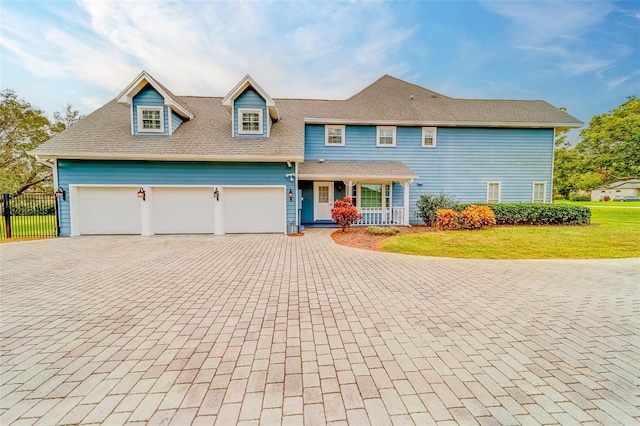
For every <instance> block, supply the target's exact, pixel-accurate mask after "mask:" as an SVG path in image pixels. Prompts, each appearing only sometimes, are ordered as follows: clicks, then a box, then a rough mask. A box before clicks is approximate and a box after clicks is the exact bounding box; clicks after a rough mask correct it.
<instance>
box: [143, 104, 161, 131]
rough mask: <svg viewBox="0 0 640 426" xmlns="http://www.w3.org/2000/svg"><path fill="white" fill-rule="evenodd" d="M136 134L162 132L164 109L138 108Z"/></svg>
mask: <svg viewBox="0 0 640 426" xmlns="http://www.w3.org/2000/svg"><path fill="white" fill-rule="evenodd" d="M138 132H140V133H146V132H156V133H162V132H164V108H163V107H146V106H139V107H138Z"/></svg>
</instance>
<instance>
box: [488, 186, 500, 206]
mask: <svg viewBox="0 0 640 426" xmlns="http://www.w3.org/2000/svg"><path fill="white" fill-rule="evenodd" d="M500 186H501V185H500V182H488V183H487V203H499V202H500Z"/></svg>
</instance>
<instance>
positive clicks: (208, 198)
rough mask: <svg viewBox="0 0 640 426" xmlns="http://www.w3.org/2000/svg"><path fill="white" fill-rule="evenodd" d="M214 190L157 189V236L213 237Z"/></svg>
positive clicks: (198, 188)
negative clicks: (194, 235) (201, 235)
mask: <svg viewBox="0 0 640 426" xmlns="http://www.w3.org/2000/svg"><path fill="white" fill-rule="evenodd" d="M213 190H214V188H213V187H175V188H169V187H154V188H153V197H152V200H153V231H154V233H156V234H213V232H214V228H213V224H214V215H213V210H214V205H215V204H214V203H215V197H214V196H213Z"/></svg>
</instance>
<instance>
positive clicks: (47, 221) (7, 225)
mask: <svg viewBox="0 0 640 426" xmlns="http://www.w3.org/2000/svg"><path fill="white" fill-rule="evenodd" d="M0 208H1V209H2V222H1V223H0V239H8V238H52V237H57V236H58V235H59V234H60V229H59V224H58V202H57V200H56V197H55V195H53V194H20V195H10V194H2V202H1V203H0Z"/></svg>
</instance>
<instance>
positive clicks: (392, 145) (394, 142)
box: [376, 126, 396, 148]
mask: <svg viewBox="0 0 640 426" xmlns="http://www.w3.org/2000/svg"><path fill="white" fill-rule="evenodd" d="M381 130H391V133H392V134H391V137H392V138H393V141H392V142H393V143H391V144H381V143H380V131H381ZM395 146H396V126H377V127H376V147H381V148H392V147H395Z"/></svg>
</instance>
